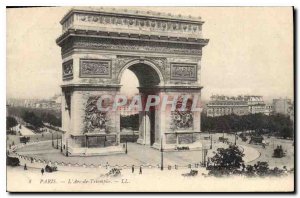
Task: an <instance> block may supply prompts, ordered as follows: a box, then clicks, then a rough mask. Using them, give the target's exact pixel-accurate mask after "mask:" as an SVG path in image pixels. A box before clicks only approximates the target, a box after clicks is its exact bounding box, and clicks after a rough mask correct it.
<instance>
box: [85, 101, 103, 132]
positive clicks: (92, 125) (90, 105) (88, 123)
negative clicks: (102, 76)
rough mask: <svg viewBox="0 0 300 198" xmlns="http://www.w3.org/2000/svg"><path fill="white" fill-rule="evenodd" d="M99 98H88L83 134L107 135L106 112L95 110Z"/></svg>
mask: <svg viewBox="0 0 300 198" xmlns="http://www.w3.org/2000/svg"><path fill="white" fill-rule="evenodd" d="M98 99H99V96H93V97H89V99H88V100H87V103H86V107H85V118H84V133H108V131H107V122H108V119H107V115H106V114H107V112H101V111H99V110H98V108H97V101H98Z"/></svg>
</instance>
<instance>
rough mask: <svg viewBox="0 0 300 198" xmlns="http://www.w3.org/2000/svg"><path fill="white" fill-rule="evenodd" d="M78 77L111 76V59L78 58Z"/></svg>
mask: <svg viewBox="0 0 300 198" xmlns="http://www.w3.org/2000/svg"><path fill="white" fill-rule="evenodd" d="M80 77H81V78H91V77H101V78H111V61H110V60H102V59H100V60H97V59H80Z"/></svg>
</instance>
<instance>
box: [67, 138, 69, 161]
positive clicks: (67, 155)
mask: <svg viewBox="0 0 300 198" xmlns="http://www.w3.org/2000/svg"><path fill="white" fill-rule="evenodd" d="M68 140H69V139H68V138H67V139H66V156H67V157H69V150H68V143H69V142H68Z"/></svg>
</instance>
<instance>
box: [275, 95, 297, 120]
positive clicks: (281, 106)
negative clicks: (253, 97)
mask: <svg viewBox="0 0 300 198" xmlns="http://www.w3.org/2000/svg"><path fill="white" fill-rule="evenodd" d="M273 111H274V113H275V114H277V113H279V114H283V115H287V116H289V117H290V118H291V119H292V120H294V104H293V102H292V100H291V99H288V98H277V99H273Z"/></svg>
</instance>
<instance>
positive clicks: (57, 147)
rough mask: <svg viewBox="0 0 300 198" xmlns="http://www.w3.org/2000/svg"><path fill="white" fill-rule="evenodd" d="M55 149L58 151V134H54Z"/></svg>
mask: <svg viewBox="0 0 300 198" xmlns="http://www.w3.org/2000/svg"><path fill="white" fill-rule="evenodd" d="M56 149H58V134H57V132H56Z"/></svg>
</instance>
